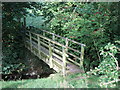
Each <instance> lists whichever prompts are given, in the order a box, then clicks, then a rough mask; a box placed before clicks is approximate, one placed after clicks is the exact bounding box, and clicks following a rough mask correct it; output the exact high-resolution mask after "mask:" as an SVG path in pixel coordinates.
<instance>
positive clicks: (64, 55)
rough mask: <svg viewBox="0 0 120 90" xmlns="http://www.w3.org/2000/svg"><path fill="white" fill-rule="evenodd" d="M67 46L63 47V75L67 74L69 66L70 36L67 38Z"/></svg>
mask: <svg viewBox="0 0 120 90" xmlns="http://www.w3.org/2000/svg"><path fill="white" fill-rule="evenodd" d="M65 44H66V45H65V47H62V52H63V76H64V77H65V76H66V66H67V63H66V62H67V61H66V60H67V51H68V38H66V39H65Z"/></svg>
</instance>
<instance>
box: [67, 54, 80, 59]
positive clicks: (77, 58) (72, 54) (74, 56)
mask: <svg viewBox="0 0 120 90" xmlns="http://www.w3.org/2000/svg"><path fill="white" fill-rule="evenodd" d="M67 53H68V52H67ZM68 54H69V55H71V56H73V57H75V58H77V59H79V60H81V59H80V57H78V56H76V55H73V54H72V53H68Z"/></svg>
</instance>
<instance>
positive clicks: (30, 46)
mask: <svg viewBox="0 0 120 90" xmlns="http://www.w3.org/2000/svg"><path fill="white" fill-rule="evenodd" d="M29 35H30V49H31V51H32V37H31V32H30V31H29Z"/></svg>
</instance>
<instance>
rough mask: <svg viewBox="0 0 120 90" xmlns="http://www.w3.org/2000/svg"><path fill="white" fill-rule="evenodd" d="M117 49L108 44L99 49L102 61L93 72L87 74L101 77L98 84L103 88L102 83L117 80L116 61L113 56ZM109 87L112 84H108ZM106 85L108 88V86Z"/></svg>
mask: <svg viewBox="0 0 120 90" xmlns="http://www.w3.org/2000/svg"><path fill="white" fill-rule="evenodd" d="M117 52H118V51H117V47H116V46H115V45H114V44H111V43H108V44H107V45H106V46H105V47H102V48H101V49H100V55H101V56H102V61H101V63H100V64H99V66H98V67H96V68H95V70H91V72H89V73H93V74H94V75H101V76H100V78H101V79H100V82H101V85H102V86H103V87H106V86H107V85H104V83H108V82H110V81H114V80H115V81H117V80H118V67H119V66H118V61H117V58H116V57H115V55H116V54H117ZM110 85H111V86H112V85H113V84H110ZM110 85H108V86H110Z"/></svg>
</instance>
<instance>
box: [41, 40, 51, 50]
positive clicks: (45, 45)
mask: <svg viewBox="0 0 120 90" xmlns="http://www.w3.org/2000/svg"><path fill="white" fill-rule="evenodd" d="M41 44H42V45H44V46H46V47H48V48H49V45H48V44H46V43H44V42H42V41H41Z"/></svg>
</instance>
